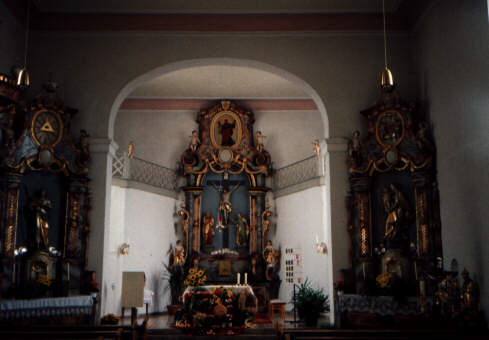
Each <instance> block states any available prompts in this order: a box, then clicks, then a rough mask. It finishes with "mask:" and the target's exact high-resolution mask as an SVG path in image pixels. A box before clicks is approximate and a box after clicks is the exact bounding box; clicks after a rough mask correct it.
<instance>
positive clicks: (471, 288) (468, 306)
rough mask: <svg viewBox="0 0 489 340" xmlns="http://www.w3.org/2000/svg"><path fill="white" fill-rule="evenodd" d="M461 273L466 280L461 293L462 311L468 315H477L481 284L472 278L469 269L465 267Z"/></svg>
mask: <svg viewBox="0 0 489 340" xmlns="http://www.w3.org/2000/svg"><path fill="white" fill-rule="evenodd" d="M461 275H462V279H463V280H464V283H463V285H462V295H461V300H462V311H463V312H464V313H465V314H466V316H469V315H474V316H475V315H477V313H478V311H479V286H478V285H477V283H476V282H474V281H473V280H472V279H471V278H470V276H469V272H468V271H467V269H464V270H463V272H462V274H461Z"/></svg>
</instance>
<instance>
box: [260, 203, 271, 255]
mask: <svg viewBox="0 0 489 340" xmlns="http://www.w3.org/2000/svg"><path fill="white" fill-rule="evenodd" d="M272 216H273V213H272V211H271V210H270V207H269V206H268V205H267V206H266V208H265V210H264V211H263V212H262V213H261V239H262V248H265V241H266V240H267V239H268V232H269V231H270V227H271V226H272V221H270V220H269V218H270V217H272Z"/></svg>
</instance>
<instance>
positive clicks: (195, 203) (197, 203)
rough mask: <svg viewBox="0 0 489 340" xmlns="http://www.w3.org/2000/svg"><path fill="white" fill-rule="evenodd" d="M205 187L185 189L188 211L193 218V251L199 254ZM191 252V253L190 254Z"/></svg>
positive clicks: (188, 187) (191, 241)
mask: <svg viewBox="0 0 489 340" xmlns="http://www.w3.org/2000/svg"><path fill="white" fill-rule="evenodd" d="M203 190H204V188H203V187H200V186H187V187H184V188H183V191H184V192H185V200H186V201H187V202H188V204H189V207H188V211H189V213H190V216H191V221H190V222H191V223H190V225H191V226H192V230H191V240H190V243H191V245H192V246H191V250H192V252H196V253H198V252H199V251H200V207H201V199H202V191H203ZM190 253H191V252H190V251H189V252H188V254H190Z"/></svg>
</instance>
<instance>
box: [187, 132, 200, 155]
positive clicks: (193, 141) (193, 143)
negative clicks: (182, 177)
mask: <svg viewBox="0 0 489 340" xmlns="http://www.w3.org/2000/svg"><path fill="white" fill-rule="evenodd" d="M199 143H200V139H199V133H198V132H197V130H193V131H192V136H190V142H189V143H188V147H189V149H190V150H192V151H194V152H195V150H197V146H198V145H199Z"/></svg>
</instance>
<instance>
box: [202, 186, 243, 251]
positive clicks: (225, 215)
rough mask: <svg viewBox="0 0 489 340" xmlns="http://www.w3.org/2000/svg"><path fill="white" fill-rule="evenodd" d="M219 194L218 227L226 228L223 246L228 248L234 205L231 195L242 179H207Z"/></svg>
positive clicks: (220, 229)
mask: <svg viewBox="0 0 489 340" xmlns="http://www.w3.org/2000/svg"><path fill="white" fill-rule="evenodd" d="M207 184H210V185H211V186H212V187H213V188H214V189H215V190H216V191H217V193H218V194H219V197H220V199H219V209H218V218H217V224H216V228H217V229H218V230H219V231H222V230H224V235H223V247H224V248H228V243H229V241H228V238H229V236H228V233H229V232H228V230H227V226H228V223H229V214H230V213H231V212H232V210H233V207H232V204H231V195H232V193H233V192H234V191H235V190H236V189H238V187H239V186H240V185H241V184H242V183H241V181H230V180H228V179H227V178H225V179H224V180H221V181H207Z"/></svg>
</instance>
